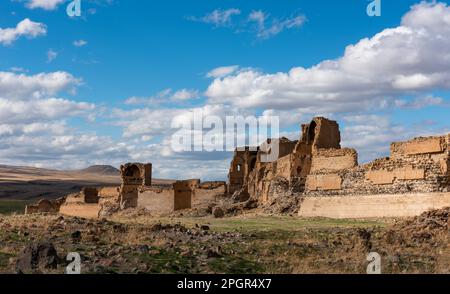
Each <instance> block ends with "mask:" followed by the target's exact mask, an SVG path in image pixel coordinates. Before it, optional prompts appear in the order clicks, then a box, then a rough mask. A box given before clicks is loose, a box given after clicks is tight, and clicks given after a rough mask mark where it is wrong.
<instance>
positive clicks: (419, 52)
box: [206, 3, 450, 113]
mask: <svg viewBox="0 0 450 294" xmlns="http://www.w3.org/2000/svg"><path fill="white" fill-rule="evenodd" d="M449 36H450V7H448V6H447V4H444V3H421V4H418V5H415V6H413V7H412V8H411V10H410V11H409V12H408V13H407V14H406V15H405V16H404V17H403V20H402V23H401V25H400V26H398V27H395V28H389V29H385V30H383V31H382V32H380V33H378V34H376V35H375V36H373V37H371V38H365V39H362V40H360V41H359V42H358V43H356V44H354V45H350V46H348V47H347V48H346V50H345V53H344V55H343V56H342V57H341V58H338V59H335V60H325V61H323V62H321V63H319V64H317V65H315V66H312V67H310V68H303V67H294V68H292V69H291V70H290V71H289V72H279V73H273V74H266V73H262V72H259V71H255V70H246V71H240V72H238V73H235V74H234V75H229V76H226V77H223V78H217V79H215V80H214V81H213V82H212V83H211V84H210V86H209V87H208V89H207V91H206V96H207V97H209V101H210V102H211V103H230V104H232V105H235V106H237V107H243V108H249V109H250V108H274V109H293V108H294V109H299V110H300V111H302V112H305V113H318V112H319V113H320V112H339V111H355V110H363V109H367V108H369V107H373V106H376V107H383V106H386V105H387V104H389V103H392V102H393V100H394V99H395V98H396V97H398V96H401V95H408V94H410V95H417V94H420V93H422V92H426V91H429V90H432V89H449V88H450V37H449Z"/></svg>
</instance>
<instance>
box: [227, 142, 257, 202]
mask: <svg viewBox="0 0 450 294" xmlns="http://www.w3.org/2000/svg"><path fill="white" fill-rule="evenodd" d="M254 149H256V150H257V148H251V147H245V148H242V150H240V149H236V151H235V152H234V157H233V160H232V161H231V166H230V170H229V173H228V192H229V193H230V195H233V194H234V193H235V192H237V191H239V190H241V189H242V187H243V186H244V185H246V183H247V181H248V176H249V174H250V172H251V171H252V170H253V168H254V167H255V165H256V160H257V154H258V151H253V150H254Z"/></svg>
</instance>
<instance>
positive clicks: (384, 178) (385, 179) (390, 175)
mask: <svg viewBox="0 0 450 294" xmlns="http://www.w3.org/2000/svg"><path fill="white" fill-rule="evenodd" d="M366 178H367V180H369V181H371V182H372V183H373V184H375V185H389V184H393V183H394V179H395V173H394V172H389V171H386V170H376V171H368V172H367V173H366Z"/></svg>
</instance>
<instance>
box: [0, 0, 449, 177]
mask: <svg viewBox="0 0 450 294" xmlns="http://www.w3.org/2000/svg"><path fill="white" fill-rule="evenodd" d="M68 2H70V1H64V0H11V1H10V0H4V1H1V3H0V74H1V76H0V144H1V146H2V147H0V158H1V162H0V163H4V164H18V165H34V166H42V167H51V168H81V167H84V166H88V165H91V164H113V165H116V166H117V165H119V164H120V163H123V162H126V161H150V162H154V164H155V174H156V176H159V177H170V178H182V177H187V178H189V177H202V178H203V179H223V178H225V177H226V173H227V164H228V162H229V160H230V157H231V155H230V154H229V153H205V152H201V153H183V154H175V153H173V152H172V151H170V150H167V149H168V148H169V147H168V140H170V135H171V128H170V122H171V120H172V119H173V118H174V117H176V116H177V115H180V114H181V115H183V113H184V112H188V113H189V112H190V111H192V110H193V109H203V110H204V111H206V112H207V113H211V114H216V115H219V116H220V115H226V114H245V115H254V114H261V113H274V114H276V115H279V116H280V118H281V121H282V125H283V129H282V131H283V132H284V135H286V136H289V137H290V138H291V139H298V136H299V124H300V123H305V122H307V121H309V120H310V119H311V117H312V116H315V115H326V116H328V117H331V118H333V119H336V120H338V121H339V123H340V124H341V128H342V133H343V145H346V146H349V147H355V148H357V149H358V150H359V151H360V161H367V160H370V159H374V158H375V157H378V156H386V155H387V152H388V149H389V142H391V141H395V140H403V139H406V138H409V137H411V136H416V135H429V134H437V133H446V132H450V122H449V119H448V111H449V108H448V103H449V92H448V90H449V88H450V82H449V79H448V78H446V76H448V74H449V71H450V67H449V65H450V58H449V56H448V55H446V53H445V52H450V48H449V47H446V46H449V45H450V40H449V38H450V37H449V34H448V33H449V32H450V23H449V22H448V19H450V18H449V16H450V8H449V7H448V6H447V4H446V2H445V1H440V2H423V3H422V4H420V3H421V2H420V1H409V0H402V1H395V0H382V15H381V16H380V17H369V16H368V15H367V14H366V6H367V5H368V4H369V1H365V0H348V1H305V0H297V1H287V0H285V1H272V0H258V1H256V0H247V1H212V0H204V1H200V0H199V1H186V0H184V1H181V0H179V1H170V0H169V1H139V0H127V1H125V0H104V1H102V0H81V3H82V15H81V17H69V16H68V15H67V14H66V6H67V4H68ZM414 5H415V6H414ZM412 6H413V7H412ZM402 19H403V20H402ZM439 19H441V20H439ZM24 20H28V22H26V21H25V22H24ZM439 21H440V22H439ZM19 24H22V25H21V26H19ZM389 29H393V30H394V31H389ZM380 34H381V35H380ZM383 34H384V35H386V36H384V35H383ZM440 35H441V36H442V37H441V38H437V36H440ZM377 36H378V37H377ZM365 38H368V39H367V40H366V41H367V42H368V45H367V44H366V41H364V39H365ZM427 38H428V39H427ZM351 45H353V47H351V48H350V49H349V47H348V46H351ZM433 46H435V47H433ZM346 48H347V50H346ZM374 55H377V56H376V59H375V58H374V57H373V56H374ZM365 58H367V60H365ZM327 60H329V61H331V62H326V61H327ZM446 68H448V69H449V70H447V71H446ZM214 69H218V70H216V71H215V72H214ZM219 71H222V73H224V74H223V75H221V76H219V75H217V72H219ZM214 73H216V75H214ZM17 88H19V89H22V90H21V91H17ZM15 89H16V90H15ZM17 92H20V93H17Z"/></svg>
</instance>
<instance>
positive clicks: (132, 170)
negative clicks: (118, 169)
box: [124, 165, 141, 178]
mask: <svg viewBox="0 0 450 294" xmlns="http://www.w3.org/2000/svg"><path fill="white" fill-rule="evenodd" d="M124 175H125V176H126V177H133V178H139V177H140V176H141V172H140V170H139V168H138V167H137V166H136V165H132V166H130V167H128V168H127V169H126V170H125V173H124Z"/></svg>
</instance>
